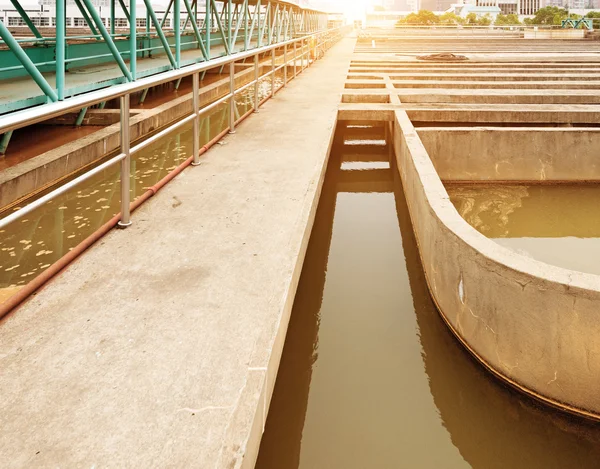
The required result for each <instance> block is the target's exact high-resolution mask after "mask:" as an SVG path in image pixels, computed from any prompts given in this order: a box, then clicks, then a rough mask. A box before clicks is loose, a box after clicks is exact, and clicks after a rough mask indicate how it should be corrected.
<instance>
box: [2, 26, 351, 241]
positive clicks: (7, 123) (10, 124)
mask: <svg viewBox="0 0 600 469" xmlns="http://www.w3.org/2000/svg"><path fill="white" fill-rule="evenodd" d="M348 31H349V28H348V27H347V26H345V27H341V28H336V29H332V30H327V31H323V32H319V33H315V34H311V35H307V36H304V37H301V38H296V39H291V40H289V41H285V42H283V43H278V44H275V45H272V46H266V47H261V48H257V49H253V50H251V51H247V52H241V53H237V54H234V55H230V56H227V57H222V58H219V59H215V60H212V61H210V62H205V63H201V64H196V65H191V66H189V67H186V68H182V69H179V70H173V71H170V72H165V73H163V74H161V75H158V76H153V77H148V78H145V79H141V80H138V81H135V82H131V83H126V84H122V85H117V86H113V87H111V88H108V89H104V90H99V91H95V92H91V93H88V94H85V95H82V96H78V97H74V98H71V99H68V100H65V101H59V102H55V103H51V104H47V105H44V106H42V107H39V108H37V109H35V108H32V109H28V110H25V111H21V112H17V113H14V114H10V115H8V116H5V117H0V134H2V133H4V132H8V131H12V130H15V129H18V128H21V127H25V126H29V125H32V124H35V123H38V122H41V121H44V120H48V119H51V118H53V117H56V116H59V115H62V114H65V113H67V112H70V111H74V110H79V109H81V108H83V107H88V106H92V105H94V104H98V103H101V102H104V101H109V100H112V99H119V100H120V108H121V113H120V124H121V148H120V152H119V154H118V155H116V156H114V157H112V158H110V159H109V160H107V161H106V162H104V163H102V164H100V165H98V166H96V167H94V168H93V169H91V170H89V171H86V172H85V173H83V174H81V175H79V176H78V177H76V178H74V179H72V180H71V181H69V182H68V183H66V184H63V185H61V186H60V187H58V188H56V189H54V190H52V191H51V192H49V193H47V194H46V195H44V196H43V197H40V198H38V199H36V200H35V201H33V202H31V203H29V204H27V205H26V206H24V207H22V208H20V209H18V210H16V211H15V212H13V213H11V214H10V215H8V216H6V217H4V218H2V219H0V229H3V228H5V227H6V226H7V225H9V224H10V223H12V222H14V221H15V220H18V219H19V218H21V217H23V216H25V215H26V214H28V213H30V212H32V211H33V210H35V209H36V208H38V207H40V206H42V205H44V204H45V203H47V202H49V201H50V200H52V199H54V198H56V197H57V196H59V195H61V194H63V193H65V192H67V191H69V190H70V189H72V188H73V187H75V186H77V185H79V184H81V183H82V182H84V181H86V180H88V179H90V178H91V177H92V176H94V175H96V174H98V173H100V172H101V171H103V170H105V169H107V168H109V167H112V166H114V165H116V164H117V163H120V164H121V174H120V180H121V215H120V222H119V225H120V226H123V227H125V226H129V225H130V224H131V216H130V204H131V195H130V190H129V184H130V175H131V174H130V173H131V156H132V155H135V154H136V153H138V152H139V151H141V150H143V149H144V148H146V147H147V146H149V145H151V144H153V143H155V142H157V141H158V140H160V139H161V138H163V137H165V136H166V135H168V134H170V133H172V132H174V131H175V130H177V129H180V128H182V127H183V126H185V125H186V124H190V123H192V125H193V150H192V151H193V163H192V164H199V157H200V138H199V132H200V129H199V124H200V118H201V116H202V115H204V114H206V113H207V112H209V111H211V110H213V109H214V108H216V107H217V106H219V105H221V104H223V103H226V102H227V101H229V111H228V113H229V121H228V129H229V132H230V133H234V132H235V128H236V123H237V121H236V117H235V110H236V109H235V106H236V103H235V97H236V95H239V94H240V93H242V92H243V91H245V90H246V89H248V88H249V87H251V86H254V97H253V99H254V103H253V104H254V106H253V111H254V112H257V111H258V108H259V107H260V105H261V100H260V96H259V83H260V81H261V80H264V79H267V78H270V79H271V91H270V95H269V96H268V98H269V97H273V96H274V95H275V93H276V92H277V91H279V89H281V88H284V87H285V86H286V85H287V82H288V68H291V69H292V73H293V74H292V77H293V78H295V77H296V76H297V74H298V73H301V72H302V71H304V70H305V69H306V68H307V67H308V66H309V65H310V64H311V62H312V61H314V60H315V59H316V58H317V50H318V49H329V48H330V47H331V46H332V45H333V44H334V43H335V42H337V41H338V40H339V39H340V38H341V37H342V36H343V35H344V34H345V33H347V32H348ZM278 49H283V62H282V64H281V65H279V66H277V65H276V50H278ZM289 49H292V50H293V56H292V57H291V58H290V55H289V54H288V52H289ZM298 52H299V53H298ZM269 54H270V55H271V60H270V70H269V71H268V72H267V73H265V74H263V75H261V74H260V68H261V66H262V67H264V66H265V65H264V62H263V64H262V65H261V63H260V60H259V57H260V56H261V55H265V56H268V55H269ZM249 58H253V59H254V69H255V73H254V79H253V80H252V81H251V82H249V83H247V84H245V85H243V86H241V87H240V88H238V89H236V88H235V63H236V62H238V61H240V60H245V59H249ZM298 61H300V66H299V67H298ZM225 66H229V83H230V86H229V92H228V93H227V94H226V95H224V96H222V97H220V98H218V99H217V100H215V101H214V102H212V103H210V104H208V105H207V106H204V107H202V108H200V107H199V93H200V86H199V82H200V74H201V73H202V72H205V71H206V70H209V69H213V68H217V67H225ZM282 69H283V74H284V80H283V85H282V86H281V87H280V88H279V89H277V88H276V81H275V76H276V74H277V72H279V71H280V70H282ZM190 76H191V77H192V113H191V114H189V115H187V116H184V117H183V118H182V119H181V120H179V121H177V122H176V123H174V124H172V125H170V126H168V127H166V128H165V129H163V130H161V131H160V132H158V133H156V134H154V135H152V136H151V137H148V138H147V139H145V140H144V141H142V142H141V143H138V144H136V145H134V146H131V141H130V132H129V130H130V122H129V119H130V112H129V100H130V95H131V94H132V93H136V92H139V91H142V90H144V89H145V88H149V87H154V86H158V85H161V84H164V83H167V82H170V81H174V80H179V79H182V78H186V77H190ZM268 98H267V99H268ZM239 120H241V119H238V121H239Z"/></svg>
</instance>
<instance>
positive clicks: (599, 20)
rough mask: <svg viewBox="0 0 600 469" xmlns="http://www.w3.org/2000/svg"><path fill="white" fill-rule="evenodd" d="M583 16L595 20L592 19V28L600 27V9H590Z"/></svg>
mask: <svg viewBox="0 0 600 469" xmlns="http://www.w3.org/2000/svg"><path fill="white" fill-rule="evenodd" d="M585 17H586V18H591V19H592V20H596V21H594V29H600V11H590V12H589V13H588V14H587V15H585Z"/></svg>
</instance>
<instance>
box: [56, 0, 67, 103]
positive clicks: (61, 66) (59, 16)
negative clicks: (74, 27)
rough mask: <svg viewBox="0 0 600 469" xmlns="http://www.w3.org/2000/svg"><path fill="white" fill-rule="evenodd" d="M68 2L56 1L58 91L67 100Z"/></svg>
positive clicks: (59, 98) (60, 99)
mask: <svg viewBox="0 0 600 469" xmlns="http://www.w3.org/2000/svg"><path fill="white" fill-rule="evenodd" d="M65 15H66V0H56V89H57V92H58V100H59V101H62V100H63V99H65V53H66V47H67V39H66V36H67V25H66V23H67V21H66V16H65Z"/></svg>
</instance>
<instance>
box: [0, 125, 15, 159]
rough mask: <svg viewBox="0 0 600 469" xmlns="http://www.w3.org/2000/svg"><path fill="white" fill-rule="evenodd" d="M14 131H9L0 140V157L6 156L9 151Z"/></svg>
mask: <svg viewBox="0 0 600 469" xmlns="http://www.w3.org/2000/svg"><path fill="white" fill-rule="evenodd" d="M12 134H13V131H12V130H9V131H8V132H6V133H5V134H4V135H2V137H1V138H0V155H3V156H4V155H5V154H6V150H7V149H8V144H9V142H10V138H11V137H12Z"/></svg>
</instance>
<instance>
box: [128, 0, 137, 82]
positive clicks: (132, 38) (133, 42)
mask: <svg viewBox="0 0 600 469" xmlns="http://www.w3.org/2000/svg"><path fill="white" fill-rule="evenodd" d="M129 71H130V72H131V78H132V80H135V79H136V76H137V11H136V0H129Z"/></svg>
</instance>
